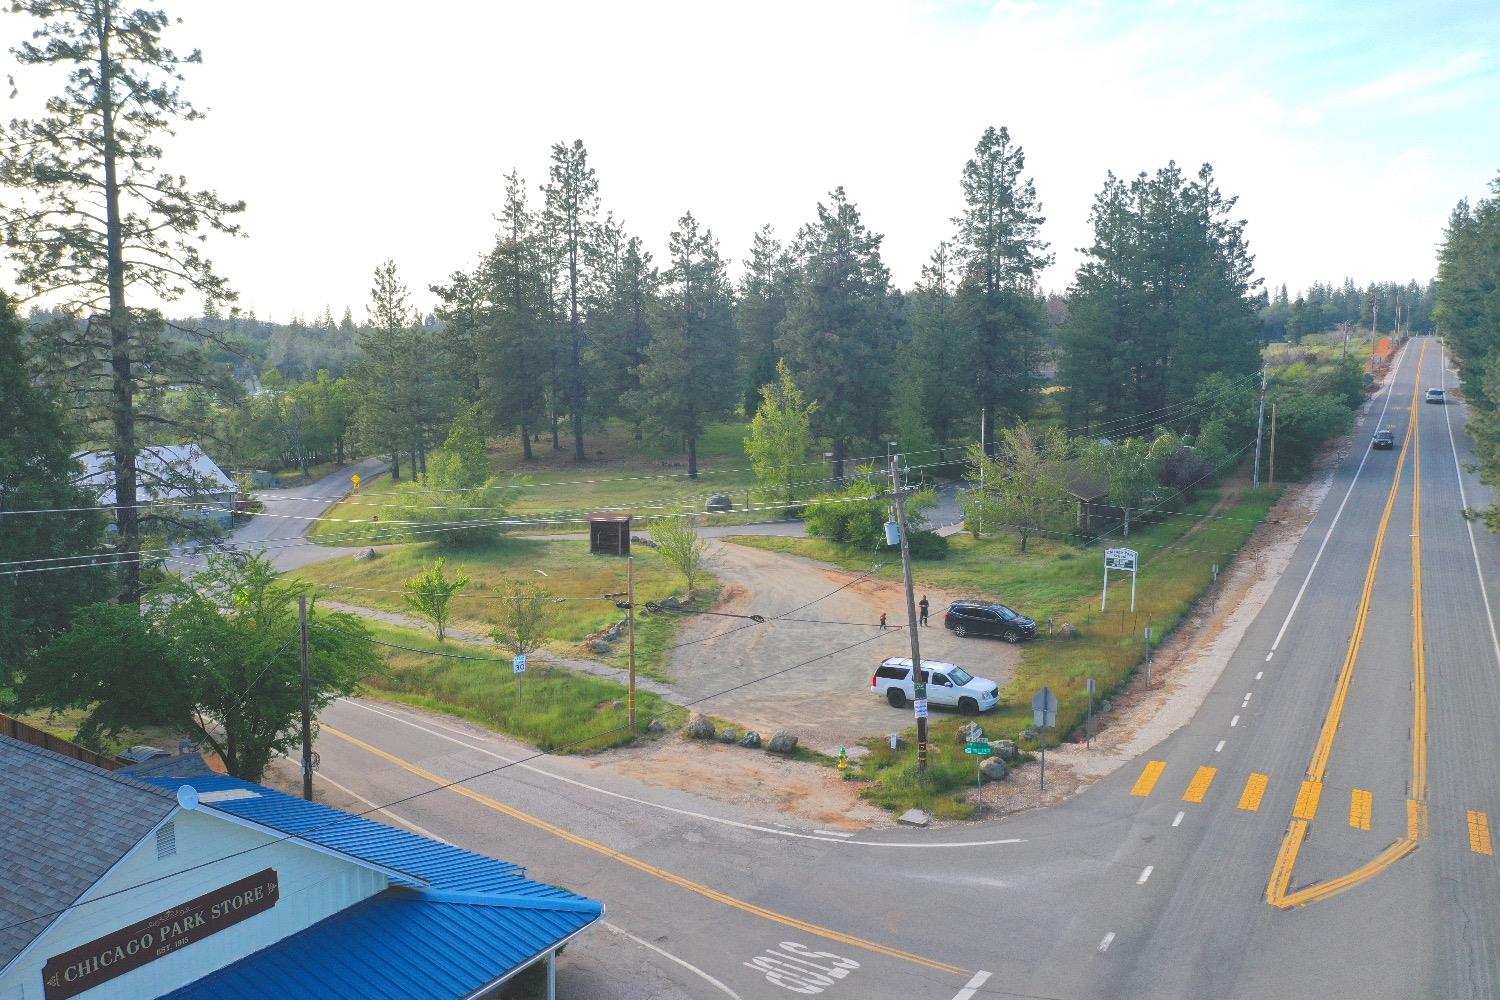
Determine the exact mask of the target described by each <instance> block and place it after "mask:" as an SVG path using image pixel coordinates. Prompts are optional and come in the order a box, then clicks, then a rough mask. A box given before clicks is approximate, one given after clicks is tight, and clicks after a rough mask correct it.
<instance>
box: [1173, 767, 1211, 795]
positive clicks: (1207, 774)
mask: <svg viewBox="0 0 1500 1000" xmlns="http://www.w3.org/2000/svg"><path fill="white" fill-rule="evenodd" d="M1217 773H1218V771H1217V770H1216V769H1214V768H1212V767H1200V768H1198V773H1197V774H1195V775H1193V780H1192V781H1190V782H1188V786H1187V791H1185V792H1183V793H1182V801H1184V802H1202V801H1203V796H1205V795H1207V794H1208V786H1209V785H1211V784H1213V782H1214V775H1215V774H1217Z"/></svg>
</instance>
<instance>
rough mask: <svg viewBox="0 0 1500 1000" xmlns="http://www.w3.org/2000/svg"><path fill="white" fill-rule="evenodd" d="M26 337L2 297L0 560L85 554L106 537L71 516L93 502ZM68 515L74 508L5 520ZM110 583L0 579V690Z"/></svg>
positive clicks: (83, 578)
mask: <svg viewBox="0 0 1500 1000" xmlns="http://www.w3.org/2000/svg"><path fill="white" fill-rule="evenodd" d="M24 333H25V327H24V326H23V324H22V323H21V318H20V316H19V315H18V314H17V313H16V307H15V302H14V301H13V300H11V298H10V297H9V296H7V295H5V294H4V293H0V563H17V562H19V561H20V560H28V559H41V560H48V559H51V560H55V559H57V558H58V557H59V556H68V555H73V554H75V553H80V552H88V551H90V550H93V549H95V548H97V547H98V546H99V544H100V542H101V541H102V538H103V534H104V518H103V517H102V515H101V514H100V513H99V512H95V511H88V510H81V511H79V510H76V508H88V507H91V506H93V505H94V504H95V503H96V502H97V500H96V498H95V496H94V495H93V494H92V493H90V492H89V491H87V490H82V489H79V488H77V487H76V486H74V485H73V482H74V481H75V480H76V479H77V478H78V475H79V469H78V463H77V462H76V461H74V459H73V457H72V455H73V447H74V445H73V440H72V437H71V435H70V434H69V433H68V429H67V426H66V424H65V423H64V421H63V415H62V411H61V408H60V407H58V406H57V405H56V404H55V403H54V402H53V401H52V400H51V399H50V398H48V396H47V395H46V394H45V393H44V392H43V390H42V389H41V387H40V386H38V385H37V384H36V383H35V381H34V380H33V379H32V377H31V372H30V370H29V368H28V366H27V363H26V357H25V352H24V351H23V350H22V347H21V339H22V336H23V334H24ZM66 508H75V511H74V512H72V513H55V514H27V515H19V514H16V515H10V516H7V515H6V512H7V511H20V510H48V509H66ZM37 565H38V566H44V567H54V566H59V565H64V564H62V563H57V562H48V563H40V564H37ZM16 568H17V567H16V566H5V567H3V569H5V570H12V569H16ZM112 584H113V581H112V580H111V578H110V571H109V569H108V568H107V567H88V568H80V569H70V570H64V571H61V572H42V573H21V574H15V573H10V574H8V575H6V574H4V573H0V687H3V686H8V685H9V684H10V681H11V679H12V678H13V677H14V675H15V674H16V672H17V671H20V670H24V669H25V666H26V663H27V661H28V660H29V659H30V657H31V654H32V653H33V652H34V651H35V650H37V649H38V648H40V647H41V646H43V645H45V644H46V643H47V641H48V640H50V639H52V638H54V637H55V636H57V635H60V634H61V633H62V632H63V631H65V630H66V628H67V625H68V622H69V620H70V619H71V617H72V614H73V609H74V608H76V607H79V606H80V605H83V604H88V603H91V602H93V601H99V600H103V599H104V597H105V596H106V595H107V594H108V592H109V590H110V588H111V586H112Z"/></svg>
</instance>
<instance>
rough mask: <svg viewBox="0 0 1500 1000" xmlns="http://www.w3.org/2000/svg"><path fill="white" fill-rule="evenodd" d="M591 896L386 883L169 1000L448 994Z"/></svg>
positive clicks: (552, 930)
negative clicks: (483, 892)
mask: <svg viewBox="0 0 1500 1000" xmlns="http://www.w3.org/2000/svg"><path fill="white" fill-rule="evenodd" d="M603 909H604V908H603V906H601V905H600V904H599V903H597V902H595V901H594V900H591V899H582V898H580V897H576V896H575V897H572V898H570V899H559V900H530V899H524V900H522V899H515V898H507V897H495V896H478V897H474V896H464V895H460V894H453V893H434V892H429V891H423V890H411V889H388V890H386V891H385V892H383V893H380V894H379V895H377V896H372V897H371V898H369V899H367V900H365V901H364V902H363V903H360V904H358V905H356V906H352V907H350V908H349V909H347V910H344V911H342V912H340V913H336V914H334V915H333V916H331V917H329V918H328V919H326V920H324V921H321V922H320V923H317V924H314V925H313V926H312V927H310V928H308V929H307V930H305V931H303V932H301V933H300V934H296V935H293V936H292V937H290V938H286V939H284V940H281V941H278V942H277V943H275V944H273V945H271V946H270V947H269V948H265V949H262V950H261V951H258V952H256V953H255V954H253V955H250V956H248V957H246V958H242V959H240V960H239V961H238V962H235V963H234V964H233V965H229V966H226V967H225V968H223V969H220V970H219V971H218V972H215V973H213V974H212V975H209V976H206V977H204V978H203V979H200V980H198V981H197V982H195V983H192V984H190V985H188V986H184V987H183V988H182V989H180V990H178V991H177V992H175V993H170V994H168V995H167V997H166V998H165V1000H200V998H201V1000H261V998H263V997H351V998H353V997H358V998H361V1000H451V998H457V997H467V996H469V995H471V994H472V993H474V992H475V991H476V990H478V989H479V988H481V987H483V986H487V985H488V984H490V983H493V982H495V981H496V980H498V979H500V978H501V977H503V976H507V975H510V974H511V973H514V972H515V971H517V970H518V969H519V968H520V967H521V965H522V964H523V963H525V962H526V961H528V960H529V959H532V958H535V957H536V956H538V955H540V954H544V953H545V952H548V951H551V950H552V949H553V948H555V947H556V946H557V945H559V944H561V943H562V942H563V941H565V940H567V939H568V938H569V937H571V936H572V935H574V934H576V933H577V932H578V931H580V930H582V929H583V928H585V927H587V926H588V925H589V924H591V923H593V922H594V921H595V920H598V919H599V918H600V916H602V914H603Z"/></svg>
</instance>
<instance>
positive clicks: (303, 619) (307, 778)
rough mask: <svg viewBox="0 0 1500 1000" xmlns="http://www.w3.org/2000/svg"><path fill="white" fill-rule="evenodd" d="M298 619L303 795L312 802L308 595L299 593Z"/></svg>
mask: <svg viewBox="0 0 1500 1000" xmlns="http://www.w3.org/2000/svg"><path fill="white" fill-rule="evenodd" d="M297 621H298V625H299V626H300V628H301V632H302V636H301V638H302V797H303V798H304V799H306V800H307V801H309V802H311V801H312V797H313V781H312V771H313V769H312V698H311V693H310V692H309V690H308V688H309V686H310V679H309V676H308V669H307V595H306V594H298V595H297Z"/></svg>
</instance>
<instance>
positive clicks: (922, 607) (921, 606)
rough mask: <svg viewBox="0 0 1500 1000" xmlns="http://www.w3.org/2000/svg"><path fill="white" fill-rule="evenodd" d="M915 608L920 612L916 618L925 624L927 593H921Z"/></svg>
mask: <svg viewBox="0 0 1500 1000" xmlns="http://www.w3.org/2000/svg"><path fill="white" fill-rule="evenodd" d="M917 608H918V609H919V610H920V611H921V612H922V614H921V617H919V618H918V619H917V620H918V622H920V623H921V624H923V625H926V624H927V595H926V594H923V595H922V600H921V601H920V602H918V604H917Z"/></svg>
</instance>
